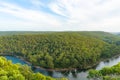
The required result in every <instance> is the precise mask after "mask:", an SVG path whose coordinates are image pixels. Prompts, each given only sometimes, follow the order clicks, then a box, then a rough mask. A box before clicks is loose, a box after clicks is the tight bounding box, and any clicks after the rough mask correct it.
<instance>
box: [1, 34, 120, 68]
mask: <svg viewBox="0 0 120 80" xmlns="http://www.w3.org/2000/svg"><path fill="white" fill-rule="evenodd" d="M118 41H120V38H119V37H118V36H116V35H113V34H110V33H107V32H50V33H43V34H41V33H37V34H33V33H30V34H16V35H10V36H1V37H0V52H1V53H4V54H10V55H17V56H21V57H23V58H25V59H26V60H27V61H29V62H31V63H32V64H33V65H36V66H41V67H44V68H47V69H63V68H67V69H71V68H80V69H86V68H89V67H92V66H93V65H95V64H96V63H98V62H99V61H100V60H101V59H104V58H109V57H112V56H114V55H118V54H119V53H120V50H119V44H117V43H118Z"/></svg>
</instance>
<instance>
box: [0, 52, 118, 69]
mask: <svg viewBox="0 0 120 80" xmlns="http://www.w3.org/2000/svg"><path fill="white" fill-rule="evenodd" d="M0 56H13V57H16V58H19V59H20V60H22V61H24V62H25V63H26V64H28V65H29V66H31V68H33V69H41V70H46V71H72V70H81V71H83V70H88V69H91V68H94V67H96V66H97V65H98V64H99V63H100V62H101V61H107V60H109V59H110V58H106V59H102V60H100V61H98V62H97V63H95V64H92V66H88V67H87V68H84V69H80V68H64V69H59V68H56V69H46V68H43V67H40V66H36V65H32V63H30V62H29V61H27V59H25V58H23V57H21V56H17V55H12V54H11V55H10V54H0ZM119 56H120V54H119V55H115V56H113V57H112V58H115V57H119Z"/></svg>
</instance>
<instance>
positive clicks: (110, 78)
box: [88, 63, 120, 80]
mask: <svg viewBox="0 0 120 80" xmlns="http://www.w3.org/2000/svg"><path fill="white" fill-rule="evenodd" d="M88 78H90V79H92V80H120V63H118V64H117V65H114V66H112V67H104V68H103V69H101V70H93V69H91V70H89V75H88Z"/></svg>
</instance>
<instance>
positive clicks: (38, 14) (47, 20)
mask: <svg viewBox="0 0 120 80" xmlns="http://www.w3.org/2000/svg"><path fill="white" fill-rule="evenodd" d="M0 12H1V13H7V14H11V15H12V16H16V17H18V18H21V19H24V21H25V20H26V23H25V22H24V21H23V22H22V21H20V23H21V24H20V23H19V24H18V25H21V26H24V25H26V26H35V27H36V26H37V27H38V26H39V27H41V26H42V27H48V26H52V27H53V28H54V27H56V26H58V25H60V21H59V20H58V19H57V18H56V16H52V15H50V14H48V13H43V12H42V11H36V10H28V9H24V8H22V7H20V6H17V5H14V4H9V3H0ZM18 21H19V20H18ZM6 23H9V22H6ZM17 23H18V22H17ZM24 23H25V24H24ZM14 24H15V25H16V23H14ZM16 26H17V25H16Z"/></svg>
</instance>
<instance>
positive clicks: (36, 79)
mask: <svg viewBox="0 0 120 80" xmlns="http://www.w3.org/2000/svg"><path fill="white" fill-rule="evenodd" d="M0 80H67V79H66V78H52V77H49V76H44V75H42V74H40V73H33V71H32V70H31V68H30V67H29V66H27V65H21V64H12V62H11V61H8V60H6V58H4V57H0Z"/></svg>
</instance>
